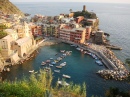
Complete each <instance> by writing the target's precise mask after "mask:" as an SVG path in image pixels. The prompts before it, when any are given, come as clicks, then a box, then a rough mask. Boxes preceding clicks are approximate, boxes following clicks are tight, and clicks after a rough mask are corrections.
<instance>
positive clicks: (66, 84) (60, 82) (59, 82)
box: [58, 81, 69, 86]
mask: <svg viewBox="0 0 130 97" xmlns="http://www.w3.org/2000/svg"><path fill="white" fill-rule="evenodd" d="M58 84H59V85H62V86H69V84H68V83H67V82H65V81H58Z"/></svg>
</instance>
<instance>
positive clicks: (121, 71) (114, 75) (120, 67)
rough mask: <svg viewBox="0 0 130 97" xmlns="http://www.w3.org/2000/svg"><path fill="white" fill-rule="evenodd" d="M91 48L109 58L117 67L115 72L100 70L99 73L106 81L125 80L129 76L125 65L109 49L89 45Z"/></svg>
mask: <svg viewBox="0 0 130 97" xmlns="http://www.w3.org/2000/svg"><path fill="white" fill-rule="evenodd" d="M89 48H91V49H94V50H96V51H98V52H101V53H102V54H104V55H105V56H106V58H108V59H109V60H110V61H111V62H112V63H113V64H114V65H115V67H116V69H113V70H99V71H98V73H99V74H100V75H101V76H102V77H104V78H105V79H110V78H111V79H115V80H124V79H126V78H127V77H128V76H129V74H130V73H129V71H128V70H127V69H126V68H125V66H124V63H123V62H121V61H120V60H119V59H117V57H116V56H115V54H114V53H113V52H112V51H111V50H110V49H107V48H106V47H105V46H99V45H95V44H89Z"/></svg>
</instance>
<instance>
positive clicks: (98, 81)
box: [3, 43, 130, 97]
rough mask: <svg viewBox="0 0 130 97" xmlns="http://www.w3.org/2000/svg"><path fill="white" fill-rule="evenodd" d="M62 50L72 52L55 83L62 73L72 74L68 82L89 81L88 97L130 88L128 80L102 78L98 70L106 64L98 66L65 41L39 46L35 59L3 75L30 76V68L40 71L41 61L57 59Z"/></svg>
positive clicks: (65, 60) (56, 76)
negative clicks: (111, 89)
mask: <svg viewBox="0 0 130 97" xmlns="http://www.w3.org/2000/svg"><path fill="white" fill-rule="evenodd" d="M60 50H69V51H72V54H71V55H70V56H67V57H66V58H64V59H63V60H62V61H61V62H60V63H62V62H67V65H66V66H65V67H63V68H62V69H61V73H54V75H53V76H54V80H53V83H55V82H56V81H57V80H58V78H59V79H62V74H67V75H70V76H71V79H68V80H67V82H70V81H73V82H74V83H77V84H82V83H83V82H85V83H87V95H88V97H90V96H91V95H98V96H99V95H100V96H104V92H105V90H106V89H108V88H109V87H111V86H112V87H118V88H120V89H121V90H124V91H126V90H130V85H129V84H128V83H126V82H123V81H122V82H120V81H114V80H108V81H105V80H104V79H102V78H101V77H100V76H98V75H97V74H96V72H97V71H98V70H100V69H104V68H105V67H104V66H98V65H97V64H95V60H94V59H93V58H92V57H90V56H89V55H84V54H83V53H81V52H79V51H78V50H76V49H75V47H71V46H70V45H68V44H63V43H61V44H58V45H52V46H45V47H41V48H39V49H38V51H39V54H38V55H37V56H36V57H35V58H34V59H33V60H30V61H28V62H25V63H24V64H22V65H16V66H12V67H11V71H10V72H9V73H4V75H3V77H4V78H5V79H8V80H14V79H15V78H17V79H21V78H22V76H23V75H25V76H29V75H30V73H29V72H28V71H29V70H33V69H34V70H35V71H38V70H39V69H42V68H43V66H41V62H42V61H46V60H47V59H49V58H54V59H56V58H57V57H58V56H60ZM56 53H58V55H57V56H55V54H56ZM60 63H59V64H60ZM59 64H57V65H59ZM54 69H56V67H55V66H54V67H52V71H53V70H54Z"/></svg>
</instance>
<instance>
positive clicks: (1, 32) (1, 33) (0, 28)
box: [0, 24, 7, 39]
mask: <svg viewBox="0 0 130 97" xmlns="http://www.w3.org/2000/svg"><path fill="white" fill-rule="evenodd" d="M6 28H7V27H6V26H5V25H2V24H0V39H1V38H3V37H5V36H6V35H7V33H6V32H4V29H6Z"/></svg>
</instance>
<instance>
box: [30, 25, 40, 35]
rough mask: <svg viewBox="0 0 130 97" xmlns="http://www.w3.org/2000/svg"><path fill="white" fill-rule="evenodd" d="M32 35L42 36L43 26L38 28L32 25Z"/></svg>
mask: <svg viewBox="0 0 130 97" xmlns="http://www.w3.org/2000/svg"><path fill="white" fill-rule="evenodd" d="M30 29H31V32H32V35H33V36H39V35H42V27H41V26H37V25H32V26H31V27H30Z"/></svg>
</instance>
